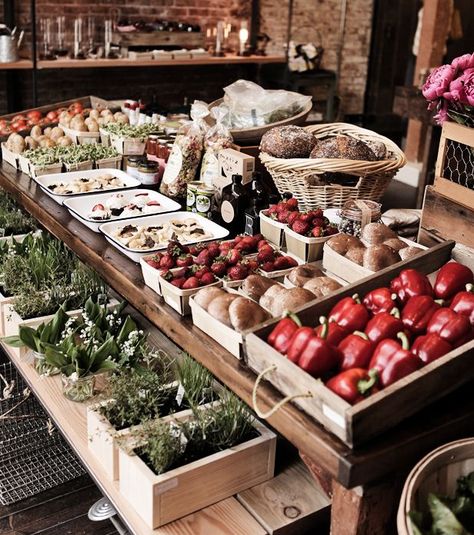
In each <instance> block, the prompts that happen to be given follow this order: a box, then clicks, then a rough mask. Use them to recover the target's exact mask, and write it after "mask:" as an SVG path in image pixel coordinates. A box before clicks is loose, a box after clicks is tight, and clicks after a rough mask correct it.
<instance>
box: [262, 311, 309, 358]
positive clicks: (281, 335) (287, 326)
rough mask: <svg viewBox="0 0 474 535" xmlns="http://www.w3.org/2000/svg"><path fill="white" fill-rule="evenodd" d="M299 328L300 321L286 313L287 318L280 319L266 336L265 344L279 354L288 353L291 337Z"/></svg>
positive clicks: (293, 315)
mask: <svg viewBox="0 0 474 535" xmlns="http://www.w3.org/2000/svg"><path fill="white" fill-rule="evenodd" d="M299 327H301V321H300V320H299V318H298V316H296V315H295V314H292V313H291V312H289V313H287V317H285V318H283V319H281V320H280V321H279V322H278V323H277V324H276V326H275V328H274V329H273V331H272V332H271V333H270V334H269V335H268V339H267V342H268V343H269V344H270V345H271V346H273V347H274V348H275V349H276V350H277V351H279V352H280V353H283V354H285V353H286V352H287V351H288V347H289V345H290V341H291V338H292V336H293V335H294V334H295V332H296V331H297V330H298V328H299Z"/></svg>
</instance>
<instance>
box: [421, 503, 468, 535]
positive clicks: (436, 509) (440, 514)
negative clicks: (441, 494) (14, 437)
mask: <svg viewBox="0 0 474 535" xmlns="http://www.w3.org/2000/svg"><path fill="white" fill-rule="evenodd" d="M428 506H429V508H430V512H431V516H432V517H433V525H432V527H431V530H432V532H433V534H434V535H469V534H468V533H467V531H466V530H465V529H464V528H463V526H462V525H461V524H460V523H459V520H458V519H457V518H456V516H455V515H454V513H453V512H452V511H451V509H450V508H449V507H448V506H447V505H446V504H445V503H443V502H442V501H441V500H440V499H439V498H438V497H437V496H436V495H435V494H429V495H428Z"/></svg>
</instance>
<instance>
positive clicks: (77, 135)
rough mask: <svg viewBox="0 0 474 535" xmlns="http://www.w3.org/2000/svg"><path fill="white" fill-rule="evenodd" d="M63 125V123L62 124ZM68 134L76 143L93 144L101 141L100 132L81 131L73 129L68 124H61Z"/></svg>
mask: <svg viewBox="0 0 474 535" xmlns="http://www.w3.org/2000/svg"><path fill="white" fill-rule="evenodd" d="M60 126H61V125H60ZM61 128H62V129H63V130H64V133H65V134H66V136H69V137H70V138H71V139H72V140H73V141H74V143H75V144H76V145H92V144H94V143H99V141H100V133H99V132H80V131H79V130H72V129H71V128H68V127H67V126H61Z"/></svg>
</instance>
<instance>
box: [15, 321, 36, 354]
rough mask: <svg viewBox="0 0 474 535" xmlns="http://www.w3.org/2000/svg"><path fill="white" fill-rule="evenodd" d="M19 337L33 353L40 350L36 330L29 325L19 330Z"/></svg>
mask: <svg viewBox="0 0 474 535" xmlns="http://www.w3.org/2000/svg"><path fill="white" fill-rule="evenodd" d="M19 337H20V340H21V341H22V342H23V345H25V346H26V347H29V348H30V349H32V350H33V351H38V350H39V347H38V346H39V345H40V341H39V338H38V335H37V334H36V330H35V329H32V328H31V327H28V326H27V325H22V326H21V327H20V330H19Z"/></svg>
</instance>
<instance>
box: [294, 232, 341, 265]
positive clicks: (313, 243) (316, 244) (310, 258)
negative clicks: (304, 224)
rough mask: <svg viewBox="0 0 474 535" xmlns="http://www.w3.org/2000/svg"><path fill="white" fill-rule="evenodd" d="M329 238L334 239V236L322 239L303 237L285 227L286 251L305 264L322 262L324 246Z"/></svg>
mask: <svg viewBox="0 0 474 535" xmlns="http://www.w3.org/2000/svg"><path fill="white" fill-rule="evenodd" d="M333 236H336V234H333ZM329 238H332V236H323V237H321V238H311V237H308V236H301V234H298V233H297V232H295V231H294V230H291V229H290V228H289V227H288V226H286V227H285V242H286V250H287V251H288V252H289V253H290V254H292V255H293V256H296V257H297V258H299V259H301V260H303V261H304V262H314V261H316V260H321V258H322V257H323V247H324V244H325V243H326V242H327V241H328V240H329Z"/></svg>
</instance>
